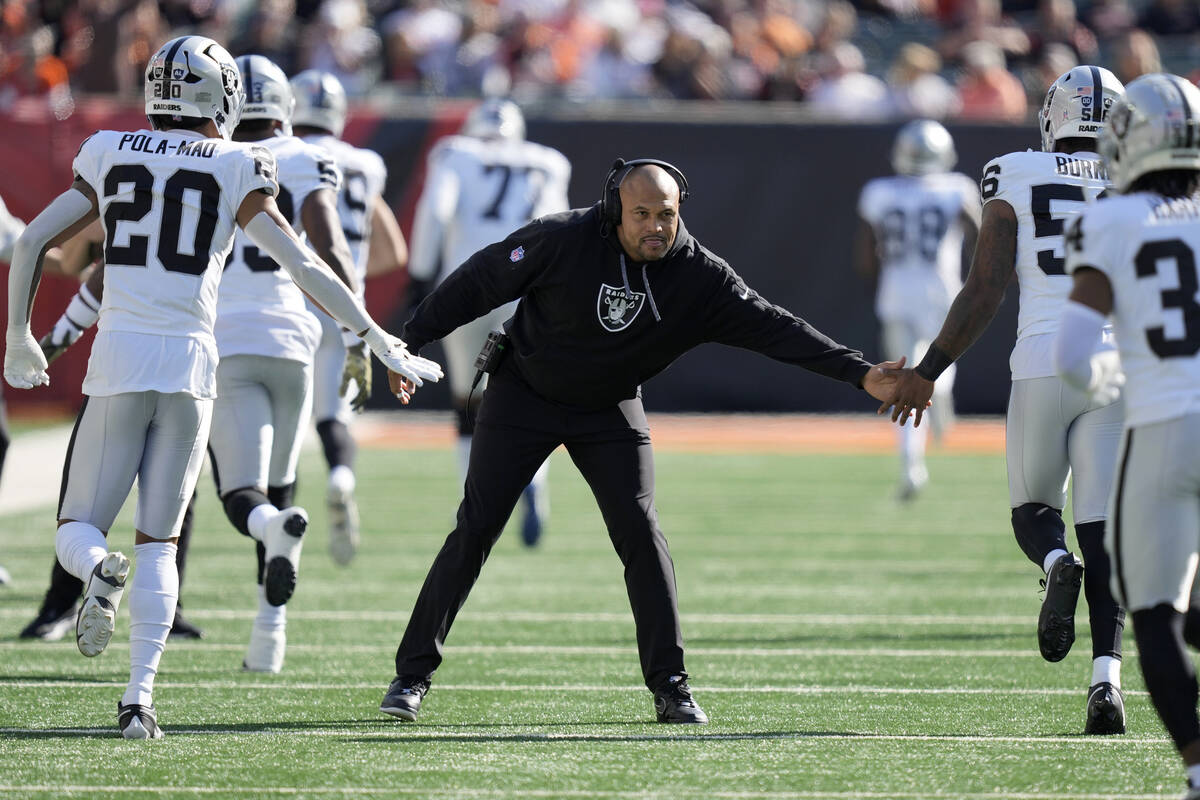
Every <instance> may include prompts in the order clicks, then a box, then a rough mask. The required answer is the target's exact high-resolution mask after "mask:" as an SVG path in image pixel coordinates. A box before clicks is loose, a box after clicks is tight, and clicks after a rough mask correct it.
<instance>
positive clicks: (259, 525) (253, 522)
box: [246, 503, 279, 542]
mask: <svg viewBox="0 0 1200 800" xmlns="http://www.w3.org/2000/svg"><path fill="white" fill-rule="evenodd" d="M278 513H279V509H278V508H276V507H275V506H273V505H271V504H270V503H263V504H262V505H261V506H255V507H254V508H253V510H251V512H250V516H248V517H246V530H248V531H250V535H251V536H252V537H253V538H255V539H257V540H258V541H260V542H262V541H265V539H266V535H267V523H268V522H270V521H271V517H273V516H275V515H276V514H278Z"/></svg>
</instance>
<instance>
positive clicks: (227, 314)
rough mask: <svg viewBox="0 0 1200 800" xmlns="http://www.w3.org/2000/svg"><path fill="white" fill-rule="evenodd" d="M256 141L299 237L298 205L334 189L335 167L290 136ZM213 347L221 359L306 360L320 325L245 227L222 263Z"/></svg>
mask: <svg viewBox="0 0 1200 800" xmlns="http://www.w3.org/2000/svg"><path fill="white" fill-rule="evenodd" d="M257 144H261V145H263V146H264V147H266V148H267V149H269V150H270V151H271V153H272V154H273V155H274V156H275V163H276V165H277V169H278V176H277V177H278V183H279V193H278V194H277V195H276V198H275V200H276V202H277V203H278V205H279V210H280V212H281V213H282V214H283V216H284V217H286V218H287V220H288V222H290V223H291V224H292V228H293V229H295V231H296V232H297V233H298V234H300V235H301V236H302V237H303V236H304V223H303V220H302V219H301V217H300V209H301V208H303V207H304V201H305V200H306V199H308V196H309V194H311V193H312V192H315V191H317V190H318V189H331V190H333V191H334V192H337V191H338V188H339V177H338V169H337V167H336V166H335V165H334V163H333V159H332V158H331V157H330V155H329V154H328V153H326V152H325V151H324V150H322V149H321V148H319V147H316V146H315V145H311V144H307V143H306V142H303V141H301V140H300V139H297V138H296V137H294V136H273V137H271V138H268V139H263V140H261V141H259V142H257ZM216 337H217V349H218V351H219V352H220V354H221V357H222V358H224V357H225V356H232V355H254V356H268V357H271V358H286V359H291V360H293V361H302V362H304V363H306V364H307V363H310V362H311V361H312V356H313V351H314V350H315V349H316V346H317V342H318V341H320V338H321V324H320V323H319V322H318V321H317V319H316V317H314V316H313V315H312V314H311V313H310V312H309V311H308V307H307V305H306V303H305V301H304V294H303V293H302V292H301V291H300V287H299V286H297V285H296V284H295V282H293V281H292V279H291V276H289V275H288V273H287V272H286V271H285V270H284V269H283V267H281V266H280V265H279V264H277V263H276V262H275V261H274V260H273V259H271V257H270V256H267V255H266V254H264V253H262V252H260V251H259V249H258V248H257V247H256V246H255V245H254V244H253V243H252V242H251V241H250V237H249V236H247V235H246V232H245V231H241V230H239V231H237V232H236V234H235V236H234V240H233V252H231V253H230V254H229V259H228V260H227V261H226V262H225V273H224V275H222V277H221V290H220V294H219V295H218V297H217V325H216Z"/></svg>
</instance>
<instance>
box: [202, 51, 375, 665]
mask: <svg viewBox="0 0 1200 800" xmlns="http://www.w3.org/2000/svg"><path fill="white" fill-rule="evenodd" d="M237 64H238V68H239V69H240V70H241V74H242V84H243V85H244V86H245V87H246V106H245V108H243V109H242V116H241V121H240V122H239V123H238V126H237V128H236V129H235V130H234V132H233V139H234V141H242V142H259V143H261V145H262V146H263V147H266V148H267V149H268V150H270V151H271V153H272V155H274V157H275V163H276V164H277V170H278V172H277V180H278V183H279V193H278V194H277V195H276V203H277V204H278V205H279V211H280V213H281V214H283V216H284V217H286V218H287V219H288V221H289V222H291V223H292V226H293V228H294V229H295V231H296V232H297V233H298V234H299V235H301V236H307V239H308V241H309V243H310V245H311V246H312V248H313V250H314V251H315V252H316V253H317V255H319V256H320V257H321V258H322V259H323V260H324V261H325V263H326V264H329V265H330V267H331V268H332V269H333V271H334V273H335V274H337V275H338V277H339V278H340V279H341V280H343V281H344V282H345V283H346V284H347V286H348V288H349V289H350V290H351V291H357V289H358V281H357V276H355V274H354V267H353V265H352V264H351V262H350V250H349V248H348V247H347V245H346V238H345V236H344V235H343V234H342V226H341V222H340V221H339V220H338V212H337V197H338V194H337V193H338V183H339V175H338V171H337V167H335V166H334V164H333V160H332V159H331V157H330V156H329V154H328V153H326V152H325V151H324V150H322V149H320V148H318V147H316V146H315V145H311V144H307V143H305V142H303V141H301V140H300V139H298V138H296V137H295V136H291V135H289V131H290V123H291V116H292V107H293V105H294V100H293V97H292V87H291V85H290V84H289V83H288V79H287V76H286V75H285V74H284V72H283V70H281V69H280V68H279V67H278V66H276V65H275V64H274V63H273V62H271V60H270V59H268V58H266V57H265V56H257V55H250V56H239V57H238V59H237ZM215 334H216V339H217V351H218V352H219V353H220V359H221V360H220V363H219V364H218V366H217V399H216V401H215V402H214V403H213V424H212V433H211V434H210V436H209V450H210V452H211V454H212V460H213V474H214V476H216V479H217V484H218V485H217V493H218V494H219V495H220V496H221V500H222V502H223V503H224V505H225V513H226V515H227V516H228V517H229V521H230V522H231V523H232V524H233V526H234V527H235V528H237V529H238V531H240V532H241V533H242V534H244V535H246V536H252V534H251V531H250V529H251V527H252V526H254V525H256V524H260V523H259V522H258V521H259V520H267V519H271V518H273V517H275V516H276V515H277V514H278V513H279V509H281V508H289V507H291V506H292V498H293V496H294V495H295V489H296V463H297V461H298V460H299V457H300V445H301V443H302V442H303V431H304V430H305V429H306V427H307V425H308V415H309V411H310V409H311V404H312V359H313V353H314V351H315V350H316V347H317V342H318V341H320V338H321V323H319V322H318V321H317V319H316V317H315V316H313V314H312V313H310V312H309V310H308V308H307V307H306V305H305V301H304V295H303V294H302V293H301V291H300V288H299V287H298V286H296V284H295V283H294V282H293V281H292V280H291V278H289V277H288V275H287V273H286V272H284V271H283V269H282V268H281V267H280V266H279V264H277V263H275V261H273V260H272V259H271V258H270V257H269V256H267V255H265V254H263V253H262V252H261V251H259V249H258V248H257V247H255V246H254V244H253V243H252V242H251V241H250V239H249V237H247V236H246V233H245V232H244V231H242V232H238V233H236V234H235V235H234V240H233V252H232V253H231V254H230V256H229V260H228V261H226V263H225V273H224V275H223V276H222V277H221V288H220V292H219V294H218V296H217V324H216V330H215ZM291 514H292V518H291V520H290V521H289V522H287V523H285V526H286V525H290V526H291V530H292V531H293V533H295V534H297V538H296V540H295V544H294V547H295V550H296V552H295V558H279V557H276V558H275V559H273V560H272V561H267V560H266V549H265V547H264V545H263V542H262V541H256V542H255V546H256V549H257V552H258V571H257V573H256V574H257V576H258V613H257V615H256V616H255V619H254V624H253V626H252V628H251V633H250V646H249V648H248V649H247V652H246V657H245V659H244V661H243V666H244V667H245V668H246V669H248V670H251V671H254V672H279V670H280V669H281V668H282V667H283V656H284V649H285V647H286V624H287V619H286V615H285V611H286V606H285V605H284V604H285V603H286V602H287V601H288V599H289V598H290V597H291V595H292V592H293V591H294V590H295V585H296V572H295V560H296V559H297V558H298V557H299V549H300V546H301V545H302V544H303V539H302V538H300V537H299V534H301V533H303V531H304V529H305V528H306V526H307V524H308V514H307V512H306V511H304V509H301V508H298V507H297V508H293V509H292V510H291Z"/></svg>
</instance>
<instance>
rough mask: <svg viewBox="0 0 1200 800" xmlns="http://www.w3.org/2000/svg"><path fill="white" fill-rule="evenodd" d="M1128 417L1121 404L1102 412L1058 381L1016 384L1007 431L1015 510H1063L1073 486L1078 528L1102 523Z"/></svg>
mask: <svg viewBox="0 0 1200 800" xmlns="http://www.w3.org/2000/svg"><path fill="white" fill-rule="evenodd" d="M1124 416H1125V403H1124V402H1123V401H1121V400H1118V401H1117V402H1115V403H1110V404H1109V405H1106V406H1098V405H1096V404H1094V403H1092V401H1091V399H1090V397H1089V396H1088V395H1087V394H1086V393H1084V392H1081V391H1079V390H1078V389H1075V388H1073V387H1071V386H1068V385H1066V384H1064V383H1063V382H1062V381H1061V380H1059V379H1058V378H1057V377H1053V378H1029V379H1025V380H1015V381H1013V382H1012V392H1011V393H1010V394H1009V398H1008V417H1007V419H1006V420H1005V431H1004V437H1005V452H1006V454H1007V460H1008V498H1009V503H1010V505H1011V507H1012V508H1016V507H1018V506H1022V505H1025V504H1026V503H1043V504H1045V505H1048V506H1050V507H1051V508H1057V509H1059V510H1061V509H1062V508H1063V507H1064V506H1065V505H1066V504H1067V481H1068V480H1071V486H1072V490H1071V491H1072V504H1073V511H1074V517H1075V524H1076V525H1079V524H1081V523H1084V522H1095V521H1097V520H1102V519H1104V518H1105V514H1106V511H1105V509H1106V506H1107V505H1108V494H1109V490H1110V489H1111V487H1112V483H1113V473H1114V472H1115V471H1116V463H1117V449H1118V448H1119V446H1120V441H1121V426H1122V422H1123V419H1124ZM1072 475H1073V476H1074V477H1072Z"/></svg>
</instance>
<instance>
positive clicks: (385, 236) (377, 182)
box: [292, 70, 408, 564]
mask: <svg viewBox="0 0 1200 800" xmlns="http://www.w3.org/2000/svg"><path fill="white" fill-rule="evenodd" d="M292 90H293V93H294V94H295V97H296V110H295V112H294V113H293V115H292V127H293V131H294V132H295V134H296V136H299V137H300V138H301V139H303V140H304V141H306V142H310V143H312V144H315V145H317V146H318V147H321V148H322V149H324V150H325V151H326V152H328V153H329V154H330V155H331V156H333V160H334V162H335V163H336V164H337V165H338V167H339V168H340V169H341V172H342V188H341V192H340V194H339V195H338V213H339V214H340V216H341V220H342V228H343V230H344V232H345V236H346V241H347V242H348V243H349V245H350V257H351V260H352V262H353V264H354V270H355V276H356V278H357V281H358V286H359V297H360V298H361V297H362V290H363V287H364V286H365V284H366V278H367V276H368V275H370V276H374V275H382V274H384V273H386V272H390V271H392V270H395V269H399V268H400V267H402V266H404V263H405V262H406V261H407V260H408V248H407V245H406V244H405V242H404V236H403V234H401V233H400V225H399V223H397V222H396V216H395V214H393V213H392V210H391V208H390V207H389V206H388V204H387V203H386V202H385V201H384V199H383V187H384V184H386V183H387V168H386V167H385V166H384V164H383V159H382V158H380V157H379V154H378V153H375V152H374V151H372V150H367V149H364V148H361V147H354V146H353V145H351V144H348V143H346V142H343V141H342V140H341V139H340V138H339V137H340V136H341V135H342V130H343V129H344V128H345V125H346V91H345V89H343V88H342V84H341V83H340V82H339V81H338V79H337V78H335V77H334V76H333V75H331V74H330V73H328V72H320V71H318V70H307V71H305V72H301V73H300V74H299V75H296V76H295V77H293V78H292ZM313 312H314V313H315V314H316V315H317V319H319V320H320V321H321V326H322V333H321V343H320V345H319V346H318V347H317V356H316V360H315V362H314V364H313V418H314V419H315V420H316V423H317V435H318V436H320V438H321V448H322V450H323V451H324V453H325V461H326V462H327V463H328V464H329V484H328V486H327V488H326V495H325V500H326V504H327V508H328V511H329V525H330V530H329V551H330V554H331V555H332V556H333V560H334V561H335V562H337V563H338V564H349V563H350V560H351V559H353V558H354V554H355V552H356V551H357V550H358V541H359V515H358V506H357V504H356V503H355V501H354V487H355V482H356V481H355V476H354V456H355V452H356V451H355V444H354V438H353V437H352V436H351V434H350V427H349V423H350V419H351V413H352V411H354V410H358V409H361V408H362V407H363V404H364V403H366V401H367V399H368V398H369V397H370V395H371V359H370V358H369V356H368V354H367V352H366V350H365V349H364V348H363V344H362V342H361V341H360V340H359V339H358V337H356V336H354V335H353V334H352V333H351V332H349V331H346V330H344V329H343V328H342V327H341V326H339V325H338V324H336V323H335V322H334V321H333V320H332V319H330V317H329V315H328V314H325V313H323V312H321V311H320V309H313ZM351 382H353V383H354V384H355V389H354V395H353V396H351V395H350V393H349V390H350V383H351Z"/></svg>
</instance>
